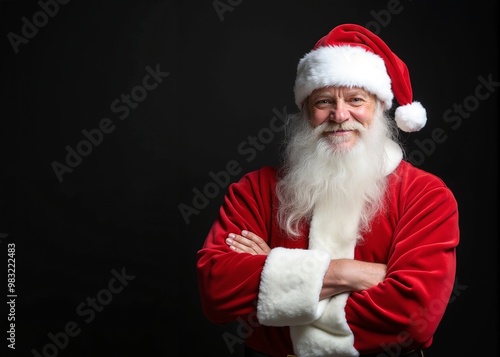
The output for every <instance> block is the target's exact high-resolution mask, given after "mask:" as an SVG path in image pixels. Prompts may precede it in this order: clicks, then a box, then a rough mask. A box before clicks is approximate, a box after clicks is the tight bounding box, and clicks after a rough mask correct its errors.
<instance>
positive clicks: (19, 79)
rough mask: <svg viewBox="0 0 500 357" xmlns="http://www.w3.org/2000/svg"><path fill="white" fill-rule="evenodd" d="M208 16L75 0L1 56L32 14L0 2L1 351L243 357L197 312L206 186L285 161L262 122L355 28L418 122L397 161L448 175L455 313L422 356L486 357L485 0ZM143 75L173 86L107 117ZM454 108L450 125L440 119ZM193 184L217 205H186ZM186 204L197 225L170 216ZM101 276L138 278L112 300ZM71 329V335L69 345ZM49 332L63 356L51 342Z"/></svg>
mask: <svg viewBox="0 0 500 357" xmlns="http://www.w3.org/2000/svg"><path fill="white" fill-rule="evenodd" d="M42 2H43V1H42ZM215 3H216V2H215V1H212V0H208V1H199V0H198V1H196V0H194V1H169V0H145V1H118V0H114V1H95V0H93V1H91V0H88V1H77V0H73V1H70V2H68V3H67V4H60V5H59V8H58V9H57V13H55V14H54V16H50V17H47V21H46V24H44V25H43V26H40V27H39V28H38V32H37V33H36V34H35V35H34V36H31V37H32V38H30V39H28V41H27V43H21V44H19V45H18V46H13V45H12V44H11V42H10V41H9V33H15V34H16V35H19V36H21V35H22V27H23V24H24V22H23V17H26V19H27V20H29V21H31V22H33V21H34V19H33V16H34V15H36V13H37V12H39V11H41V7H40V5H39V4H38V3H37V2H36V1H3V2H1V22H2V23H1V27H2V33H1V34H2V36H3V40H2V49H3V52H2V53H3V54H2V65H1V71H2V74H1V80H2V93H1V126H0V164H1V166H0V170H1V174H0V180H1V181H0V184H1V186H0V247H1V251H2V252H1V254H2V256H1V258H0V262H1V264H2V266H1V267H0V270H1V271H2V273H1V276H2V281H0V287H1V291H2V293H1V294H2V296H1V302H2V304H5V299H6V295H7V293H6V290H5V288H6V286H7V275H6V272H7V258H8V256H7V245H8V244H9V243H15V245H16V256H15V258H16V260H15V261H16V293H17V298H16V315H15V317H16V349H15V351H12V350H11V349H9V348H7V344H8V341H7V340H6V338H7V337H8V334H7V333H6V332H5V331H7V330H6V329H8V325H7V324H8V322H7V317H8V315H7V314H8V310H7V309H4V310H2V311H5V312H4V313H2V316H1V317H0V319H1V321H2V325H1V326H2V329H1V331H2V336H1V338H0V341H2V342H1V343H2V346H1V347H0V349H1V351H2V353H3V352H4V351H5V352H6V354H8V355H13V356H33V355H34V354H33V352H31V351H32V349H36V350H37V351H38V352H39V353H43V352H42V351H43V349H44V348H45V351H46V355H47V356H48V355H51V356H55V355H59V356H95V357H97V356H153V355H154V356H240V355H241V344H239V343H235V344H234V345H231V346H229V345H228V344H226V342H225V341H224V338H223V336H226V337H228V336H233V337H234V338H235V339H237V338H238V337H241V334H242V333H243V329H242V327H241V326H240V325H227V326H215V325H213V324H211V323H210V322H208V321H207V320H206V319H205V317H204V316H203V314H202V312H201V309H200V303H199V296H198V290H197V282H196V274H195V264H196V256H195V255H196V251H197V250H198V249H199V248H200V247H201V245H202V244H203V240H204V238H205V235H206V233H207V232H208V230H209V228H210V225H211V222H212V221H213V219H214V218H215V215H216V213H217V209H218V206H219V204H220V203H221V201H222V196H223V194H224V192H225V189H226V186H225V183H224V182H223V183H222V184H219V185H218V186H217V184H216V183H217V182H216V180H214V178H213V175H212V176H211V175H210V172H213V173H219V177H222V176H220V175H222V172H227V170H226V165H227V164H228V163H229V162H231V161H232V160H234V162H236V163H237V165H238V168H239V169H240V171H239V172H238V173H237V174H234V175H230V180H231V181H235V180H237V179H238V178H239V177H240V176H241V175H242V174H243V173H244V172H247V171H249V170H253V169H255V168H257V167H259V166H261V165H264V164H276V163H278V162H279V157H278V153H277V152H278V149H279V140H280V138H281V133H280V132H274V137H272V138H269V136H262V135H264V134H265V133H269V130H267V129H266V128H269V126H270V122H271V120H272V118H273V117H274V116H275V115H276V114H275V113H276V112H278V113H283V112H288V113H291V112H294V111H295V109H296V108H295V105H294V102H293V92H292V88H293V82H294V77H295V69H296V65H297V62H298V60H299V59H300V57H301V56H302V55H303V54H305V53H306V52H308V51H309V50H310V49H311V48H312V46H313V45H314V43H315V42H316V40H317V39H319V38H320V37H321V36H323V35H324V34H326V33H327V32H328V31H329V30H330V29H331V28H333V27H334V26H336V25H338V24H340V23H344V22H354V23H358V24H362V25H369V26H371V27H370V28H371V29H372V30H373V31H377V32H378V34H379V35H380V36H381V37H382V38H383V39H384V40H385V41H386V43H387V44H388V45H389V46H390V47H391V49H392V50H393V51H394V52H396V53H397V54H398V56H399V57H401V58H402V59H403V60H404V61H405V62H406V64H407V65H408V67H409V69H410V73H411V77H412V85H413V91H414V99H415V100H418V101H420V102H422V104H423V105H424V106H425V107H426V109H427V112H428V118H429V119H428V124H427V126H426V127H425V128H424V129H423V130H421V131H420V132H418V133H412V134H405V135H403V138H404V141H405V145H406V150H407V153H408V155H409V158H410V159H411V161H413V162H414V163H415V164H418V166H420V167H422V168H424V169H426V170H428V171H431V172H434V173H436V174H437V175H439V176H440V177H442V178H443V180H444V181H445V182H446V183H447V184H448V185H449V186H450V187H451V189H452V190H453V191H454V192H455V195H456V198H457V200H458V203H459V207H460V220H461V222H460V228H461V243H460V246H459V249H458V253H457V254H458V256H457V258H458V271H457V281H456V289H455V292H454V295H453V297H454V299H453V300H452V302H450V304H449V305H448V309H447V312H446V314H445V317H444V319H443V321H442V323H441V325H440V327H439V329H438V331H437V333H436V335H435V342H434V344H433V346H432V348H430V349H429V351H428V352H427V356H443V355H446V356H471V355H474V356H479V355H496V354H497V351H498V348H497V338H498V324H497V314H498V308H497V306H498V283H497V276H498V275H497V265H498V264H497V259H498V254H497V247H498V244H497V240H498V226H497V213H498V203H497V202H498V201H497V192H498V191H497V185H496V182H497V177H498V166H497V165H498V164H497V161H498V156H497V138H498V136H497V127H498V124H497V121H498V104H497V103H498V93H497V91H498V88H499V81H500V78H499V77H498V69H497V65H498V37H497V34H496V31H497V29H498V24H497V22H498V4H497V2H494V1H439V2H437V1H415V0H414V1H411V0H400V1H396V0H390V1H352V0H349V1H326V0H323V1H319V0H316V1H296V2H286V1H273V2H271V1H262V0H260V1H250V0H245V1H242V0H232V1H231V0H227V1H226V0H224V1H219V3H222V4H225V6H226V7H225V8H221V10H219V13H218V12H217V11H216V9H215V7H214V4H215ZM391 11H392V12H391ZM54 12H55V10H54ZM38 21H43V17H39V18H38ZM39 23H40V22H39ZM10 36H12V35H10ZM14 47H17V49H18V53H15V51H14ZM147 66H149V67H151V68H153V69H154V68H156V67H158V68H159V69H160V70H161V71H162V72H168V73H169V74H168V76H166V75H165V76H166V77H164V78H163V80H162V82H161V83H158V85H157V87H156V88H155V89H151V90H150V91H148V92H147V95H146V98H143V100H141V101H140V102H139V103H138V104H137V107H136V108H133V109H130V112H129V115H128V116H126V117H125V118H124V119H123V120H121V119H119V114H123V113H124V112H121V113H117V112H116V110H115V111H113V110H112V109H111V103H113V102H114V101H115V100H116V99H120V98H121V95H122V94H130V93H131V92H132V90H133V89H134V88H135V87H136V86H138V85H141V84H142V83H143V79H144V77H145V76H146V75H147V73H148V72H147V71H146V67H147ZM481 78H483V79H485V80H488V78H489V80H490V81H493V82H494V83H496V85H492V86H490V88H489V89H487V88H486V86H485V85H484V84H483V82H482V81H481ZM149 83H150V84H151V83H153V81H152V80H151V79H150V82H149ZM135 90H136V92H135V93H136V94H140V89H137V88H135ZM477 90H479V92H478V91H477ZM457 106H461V107H462V111H461V114H459V115H458V114H457V112H456V111H457V110H458V109H457V108H458V107H457ZM450 110H451V111H454V112H455V114H454V115H455V118H457V115H458V118H459V119H460V121H455V120H454V121H446V120H445V118H446V117H447V114H446V113H448V111H450ZM103 118H109V119H110V120H111V122H112V123H113V124H114V130H113V131H112V132H110V133H107V134H103V138H102V141H101V142H100V143H99V144H98V145H95V146H93V149H92V152H91V153H90V154H88V155H87V156H85V157H82V160H81V162H80V163H79V164H78V165H76V167H74V168H73V171H72V172H66V173H64V174H63V176H62V182H60V180H58V178H57V176H56V174H55V172H54V169H53V167H52V164H53V163H54V162H55V161H57V162H59V163H61V164H66V163H65V160H66V154H67V151H66V147H67V146H68V145H69V146H70V147H71V148H73V149H76V147H77V145H78V143H79V142H80V141H81V140H84V139H85V137H84V136H83V134H82V130H84V129H85V130H88V131H90V130H92V129H96V128H98V127H99V123H100V122H101V120H102V119H103ZM436 128H439V130H441V131H442V132H443V133H444V135H445V136H440V139H439V140H437V139H433V138H434V137H433V135H434V134H433V131H434V130H436ZM259 133H260V135H261V138H264V137H265V138H266V139H265V141H266V142H265V143H263V142H262V141H261V142H260V145H261V146H259V150H255V151H254V154H255V155H250V152H249V151H248V152H244V151H242V150H241V148H247V149H248V148H250V141H249V136H256V137H259ZM438 141H439V142H438ZM240 145H241V146H240ZM239 147H240V150H239V149H238V148H239ZM209 188H211V189H212V191H210V190H209ZM206 189H207V190H208V191H206V192H209V193H210V195H211V196H212V197H210V198H208V199H207V200H206V201H202V200H201V201H200V199H198V201H196V199H195V196H196V195H195V192H196V190H200V191H201V192H203V191H204V190H206ZM193 199H195V201H196V202H193ZM182 204H183V205H184V207H191V208H192V209H193V210H194V209H196V208H195V205H197V207H198V209H197V212H196V213H193V214H191V215H189V216H188V217H183V216H182V214H181V212H180V210H179V205H182ZM193 212H194V211H193ZM113 269H114V270H115V271H117V272H122V269H124V271H125V272H126V274H127V275H128V276H130V277H129V279H132V276H133V277H134V278H133V279H132V280H128V281H127V285H126V286H124V287H123V289H122V290H121V291H120V292H117V293H115V294H112V295H109V294H108V291H109V290H108V291H106V289H107V288H108V283H109V282H110V281H112V278H113V274H112V270H113ZM118 286H119V284H116V285H115V287H118ZM96 296H97V297H100V298H101V301H104V300H102V299H106V298H108V299H110V300H106V304H104V303H103V304H101V305H104V306H103V307H104V308H103V309H102V311H99V312H96V313H95V316H92V319H90V315H88V314H87V315H83V314H82V313H81V312H82V311H81V310H80V313H78V311H77V310H78V306H81V305H80V304H82V303H85V301H86V299H87V298H88V297H91V298H92V297H93V298H95V297H96ZM86 319H87V320H90V321H88V322H86V321H85V320H86ZM71 322H73V323H74V324H76V325H77V326H78V328H79V330H78V333H74V336H70V337H68V338H67V340H65V339H64V337H61V336H62V334H61V332H62V331H64V329H65V327H66V326H67V324H68V323H71ZM51 333H52V334H53V335H56V336H59V337H60V339H59V343H60V344H61V346H62V347H61V348H58V350H57V351H55V350H53V349H52V350H51V349H50V348H49V347H47V346H48V344H49V343H53V342H52V341H51V339H50V335H49V334H51Z"/></svg>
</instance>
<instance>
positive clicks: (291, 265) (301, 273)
mask: <svg viewBox="0 0 500 357" xmlns="http://www.w3.org/2000/svg"><path fill="white" fill-rule="evenodd" d="M330 259H331V258H330V256H329V254H328V253H326V252H322V251H317V250H304V249H289V248H282V247H278V248H274V249H272V250H271V252H270V253H269V255H268V256H267V259H266V263H265V265H264V269H263V270H262V275H261V282H260V288H259V297H258V303H257V318H258V320H259V322H260V323H261V324H263V325H267V326H293V325H300V324H306V323H309V322H312V321H314V320H316V319H318V318H319V317H320V316H321V314H322V313H323V310H324V308H325V304H319V294H320V292H321V287H322V285H323V278H324V276H325V273H326V270H327V269H328V265H329V264H330Z"/></svg>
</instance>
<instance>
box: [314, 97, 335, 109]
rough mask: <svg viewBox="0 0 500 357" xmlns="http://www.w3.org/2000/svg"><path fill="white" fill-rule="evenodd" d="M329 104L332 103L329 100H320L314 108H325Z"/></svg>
mask: <svg viewBox="0 0 500 357" xmlns="http://www.w3.org/2000/svg"><path fill="white" fill-rule="evenodd" d="M330 104H332V102H331V100H328V99H320V100H317V101H316V106H319V107H324V106H327V105H330Z"/></svg>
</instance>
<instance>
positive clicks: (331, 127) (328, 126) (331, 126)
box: [318, 122, 365, 133]
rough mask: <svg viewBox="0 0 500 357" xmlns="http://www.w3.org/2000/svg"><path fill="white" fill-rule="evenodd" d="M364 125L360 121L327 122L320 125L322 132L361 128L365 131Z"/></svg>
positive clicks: (319, 128)
mask: <svg viewBox="0 0 500 357" xmlns="http://www.w3.org/2000/svg"><path fill="white" fill-rule="evenodd" d="M364 129H365V128H364V126H363V125H361V124H360V123H358V122H350V123H340V124H339V123H325V124H322V125H320V126H319V127H318V130H319V131H320V132H321V133H327V132H336V131H340V130H359V131H364Z"/></svg>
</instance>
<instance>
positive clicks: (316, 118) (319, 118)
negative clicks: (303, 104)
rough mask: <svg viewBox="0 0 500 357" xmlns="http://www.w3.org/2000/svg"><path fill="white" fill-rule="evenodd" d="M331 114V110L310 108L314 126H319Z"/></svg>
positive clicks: (310, 117)
mask: <svg viewBox="0 0 500 357" xmlns="http://www.w3.org/2000/svg"><path fill="white" fill-rule="evenodd" d="M329 115H330V112H329V111H325V110H319V109H317V108H313V109H311V110H309V121H310V122H311V124H312V126H313V127H317V126H319V125H321V124H323V123H324V122H325V120H327V119H328V116H329Z"/></svg>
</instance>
